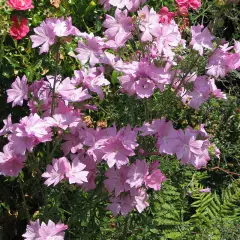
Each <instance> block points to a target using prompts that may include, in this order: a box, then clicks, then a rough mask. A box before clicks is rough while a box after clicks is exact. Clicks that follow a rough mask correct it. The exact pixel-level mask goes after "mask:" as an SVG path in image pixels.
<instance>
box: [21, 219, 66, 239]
mask: <svg viewBox="0 0 240 240" xmlns="http://www.w3.org/2000/svg"><path fill="white" fill-rule="evenodd" d="M66 229H68V226H67V225H64V224H62V223H61V222H59V223H57V224H55V223H54V222H53V221H51V220H49V221H48V224H45V223H44V222H42V223H41V224H40V223H39V219H38V220H37V221H35V222H30V225H27V229H26V233H25V234H23V235H22V236H23V237H24V239H25V240H50V239H54V240H64V232H63V231H64V230H66Z"/></svg>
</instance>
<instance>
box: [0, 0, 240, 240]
mask: <svg viewBox="0 0 240 240" xmlns="http://www.w3.org/2000/svg"><path fill="white" fill-rule="evenodd" d="M144 2H145V1H140V0H125V1H122V0H121V1H117V0H109V1H108V0H106V1H102V3H104V4H105V6H106V7H107V8H108V7H109V6H110V5H113V6H116V7H117V9H116V11H115V17H113V16H110V15H107V16H106V20H105V21H104V23H103V26H104V27H105V28H106V31H105V36H106V37H105V38H101V37H96V36H94V35H93V34H86V33H81V32H80V31H79V30H78V29H77V28H76V27H74V26H72V22H71V18H70V17H68V18H67V19H64V18H60V19H55V18H50V19H46V20H45V21H43V22H42V23H41V25H40V26H39V27H37V28H35V29H34V32H35V35H33V36H31V37H30V38H31V40H32V42H33V46H32V47H33V48H35V47H40V53H46V52H48V51H49V48H50V47H51V46H52V45H54V44H58V46H59V45H60V44H61V41H60V38H65V37H67V36H69V35H74V36H77V37H80V38H81V40H79V42H78V47H77V48H76V49H75V52H76V53H77V54H76V55H75V57H76V58H77V59H78V60H80V62H81V64H82V68H81V69H79V70H75V71H74V76H73V77H71V78H69V77H67V78H62V76H60V75H57V74H56V75H55V76H46V78H45V79H41V80H39V81H34V82H33V83H32V84H31V85H30V86H28V85H27V79H26V77H25V76H24V77H23V78H22V79H20V78H19V77H17V79H16V80H15V82H14V83H13V84H12V86H11V89H9V90H7V94H8V99H7V102H8V103H10V102H12V106H13V107H14V106H16V105H20V106H22V105H23V101H24V100H28V106H29V108H30V112H31V114H30V115H29V116H26V117H24V118H22V119H21V120H20V122H19V123H12V121H11V115H10V116H9V117H8V119H7V120H4V124H5V126H4V127H3V129H2V130H1V131H0V135H5V134H7V136H8V140H9V143H8V144H7V145H6V146H5V147H4V149H3V152H2V153H0V174H2V175H6V176H17V175H18V174H19V172H20V170H21V169H22V167H23V164H24V161H25V159H26V153H27V152H29V155H30V156H31V153H32V152H33V150H34V147H36V146H37V145H38V144H40V143H46V142H49V141H55V140H56V142H58V143H61V150H62V151H63V155H64V156H63V157H61V158H59V159H55V158H53V160H52V164H51V165H48V166H47V170H46V171H45V172H44V173H43V175H42V177H44V178H46V181H45V184H46V185H48V186H50V185H52V184H53V185H54V186H55V185H56V184H58V183H59V182H60V181H62V180H64V179H67V180H68V181H69V183H70V184H77V185H79V186H81V187H82V188H83V189H84V190H85V191H88V190H90V189H94V188H95V187H96V184H95V177H96V175H97V165H98V164H102V163H104V161H106V163H107V165H108V167H109V169H108V170H107V172H106V174H105V176H106V178H107V179H106V180H105V181H104V183H105V186H106V188H107V190H108V191H109V193H110V195H111V204H110V205H109V206H108V207H107V208H108V209H109V210H111V211H112V213H113V214H114V215H117V214H119V213H121V214H122V215H126V214H127V213H129V212H130V211H132V210H133V209H134V208H136V209H137V210H138V211H139V212H142V211H143V210H144V209H145V208H146V207H147V206H148V202H147V200H148V194H147V192H146V189H148V188H152V189H154V190H160V188H161V184H162V182H163V181H165V179H166V178H165V176H164V175H163V174H162V173H161V171H160V170H159V169H158V164H159V163H158V162H154V163H153V164H151V165H150V166H149V165H148V163H147V162H146V161H145V160H143V159H142V158H143V156H139V155H141V154H139V153H140V152H141V151H140V152H138V153H137V150H139V147H140V149H141V146H139V144H138V143H137V136H138V135H141V136H146V135H153V136H154V137H156V138H157V142H156V147H157V149H158V152H159V154H169V155H174V154H175V155H176V157H177V159H178V160H180V161H181V163H182V164H191V165H193V166H194V167H195V168H197V169H199V168H201V167H205V166H206V165H207V162H208V161H209V160H210V156H209V151H208V149H209V147H210V148H215V146H213V145H211V144H210V141H209V136H208V135H207V133H206V132H205V130H204V127H203V126H201V129H200V130H194V129H192V128H191V127H188V128H186V129H185V130H181V129H179V130H176V129H174V128H173V125H172V123H171V122H170V121H169V122H166V119H165V118H162V119H160V120H153V121H152V123H145V124H144V125H143V126H142V127H140V128H138V127H135V128H133V129H132V128H131V127H130V126H126V127H123V128H121V129H120V130H117V128H116V126H115V125H114V126H113V127H109V128H105V129H101V128H97V129H93V128H89V127H87V124H86V123H85V122H84V121H83V118H82V117H83V115H84V110H85V109H91V110H97V107H96V106H95V105H89V104H88V103H87V102H86V101H87V100H88V99H90V98H91V97H92V96H91V95H93V94H97V95H98V96H99V98H101V99H103V98H104V93H103V90H102V87H103V86H106V85H109V84H110V82H109V81H108V80H107V79H106V78H105V76H104V71H105V68H106V67H107V68H108V69H109V67H111V68H112V69H114V70H115V71H116V72H118V73H119V75H121V76H120V77H119V81H120V85H121V90H122V92H124V93H127V94H128V95H137V97H138V98H149V97H151V96H152V95H153V94H154V91H155V90H157V89H159V90H160V91H164V90H165V89H169V88H173V90H175V92H176V94H177V95H178V96H180V97H181V98H182V100H183V102H184V103H188V104H189V105H190V106H192V107H194V108H196V109H197V108H198V107H199V106H200V105H201V104H202V103H203V102H205V101H207V99H208V98H209V97H210V96H215V97H217V98H226V96H225V95H224V94H223V93H222V92H221V91H220V90H219V89H217V87H216V85H215V79H214V78H217V77H224V76H225V75H226V74H227V73H228V71H230V70H231V69H237V68H239V67H240V60H239V59H240V58H239V56H240V50H239V45H240V44H239V42H237V41H235V46H234V47H228V45H227V43H226V44H225V45H223V46H219V47H218V48H216V49H214V45H213V42H212V41H213V40H214V37H213V36H212V35H211V33H210V31H209V30H208V29H207V28H204V29H203V28H202V27H201V26H195V27H192V40H191V43H190V45H189V46H188V47H186V41H185V40H184V39H182V36H181V33H180V31H179V28H178V25H177V24H176V23H175V21H174V20H173V19H172V18H171V16H169V18H167V20H166V21H165V20H164V21H163V20H160V15H159V14H157V13H156V12H155V11H154V10H153V9H149V8H148V6H144V7H143V8H142V9H141V10H139V11H138V16H137V17H136V19H134V20H133V19H132V18H131V17H129V16H128V11H135V10H137V8H138V7H139V6H140V3H144ZM188 2H189V1H188ZM192 4H194V3H192ZM189 6H191V7H192V8H193V6H194V5H189ZM125 8H126V9H125ZM121 9H122V10H121ZM134 38H135V39H138V41H139V42H138V44H136V46H138V45H139V46H140V50H141V51H138V52H137V54H136V56H133V58H132V59H131V60H130V61H128V62H127V61H124V60H123V59H121V58H120V57H118V56H115V55H114V54H112V53H110V51H108V50H111V52H113V51H112V50H117V49H119V48H120V47H124V46H125V45H126V42H127V41H128V40H131V39H134ZM130 44H131V42H130ZM189 48H191V50H189ZM232 49H234V52H231V50H232ZM177 50H178V51H177ZM188 50H189V51H188ZM177 52H178V53H179V52H181V54H182V55H183V56H184V55H187V54H188V53H189V52H190V54H193V55H196V56H198V57H199V56H206V55H207V54H209V53H211V57H210V58H209V60H208V63H207V71H206V75H203V76H197V75H196V73H195V72H193V70H192V68H193V67H192V66H191V69H184V71H183V70H181V69H179V68H178V66H179V65H181V64H179V63H181V61H182V60H181V59H182V56H181V54H177ZM195 67H197V66H195ZM189 85H193V90H192V91H190V90H189V89H190V87H188V86H189ZM76 103H78V104H76ZM79 103H80V104H79ZM139 132H141V134H139ZM56 142H55V144H56ZM53 150H54V149H53ZM145 150H146V149H145ZM219 154H220V153H219V150H218V149H217V148H215V155H216V156H218V157H219ZM50 155H51V156H54V152H53V153H52V154H50ZM51 156H50V157H51ZM48 157H49V156H48ZM136 158H137V160H135V159H136ZM140 159H141V160H140ZM70 160H71V161H70ZM33 225H34V224H33ZM36 225H37V226H39V223H36ZM34 226H35V225H34ZM41 228H42V226H41ZM30 232H31V230H30ZM39 234H40V233H39ZM39 239H42V238H41V236H40V238H39Z"/></svg>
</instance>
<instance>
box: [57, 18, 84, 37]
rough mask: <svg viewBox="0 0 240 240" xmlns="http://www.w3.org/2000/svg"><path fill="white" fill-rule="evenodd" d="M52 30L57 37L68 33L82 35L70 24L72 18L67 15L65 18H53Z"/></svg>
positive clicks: (65, 35)
mask: <svg viewBox="0 0 240 240" xmlns="http://www.w3.org/2000/svg"><path fill="white" fill-rule="evenodd" d="M53 32H54V34H55V35H56V36H58V37H67V36H69V35H73V36H84V34H82V33H80V31H79V30H78V29H77V28H76V27H74V26H73V25H72V18H71V17H67V18H66V20H65V19H64V17H61V18H58V19H55V21H54V28H53Z"/></svg>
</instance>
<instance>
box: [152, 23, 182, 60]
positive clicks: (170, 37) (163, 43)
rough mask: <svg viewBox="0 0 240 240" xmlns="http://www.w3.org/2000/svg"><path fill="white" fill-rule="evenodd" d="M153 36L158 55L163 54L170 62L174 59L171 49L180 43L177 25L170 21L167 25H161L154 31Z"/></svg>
mask: <svg viewBox="0 0 240 240" xmlns="http://www.w3.org/2000/svg"><path fill="white" fill-rule="evenodd" d="M153 35H154V36H155V37H157V41H156V46H157V49H158V53H159V54H164V56H165V57H167V58H169V59H170V60H172V59H173V57H174V55H175V54H174V52H173V51H172V49H173V48H175V47H177V46H178V45H179V44H180V43H181V34H180V32H179V29H178V25H177V24H176V23H175V22H174V20H172V21H171V22H170V23H169V24H166V23H164V24H162V26H161V25H160V26H159V27H158V28H156V29H154V32H153Z"/></svg>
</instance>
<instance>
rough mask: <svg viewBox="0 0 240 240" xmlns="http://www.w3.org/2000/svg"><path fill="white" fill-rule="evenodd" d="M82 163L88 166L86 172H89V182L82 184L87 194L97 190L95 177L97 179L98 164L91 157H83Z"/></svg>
mask: <svg viewBox="0 0 240 240" xmlns="http://www.w3.org/2000/svg"><path fill="white" fill-rule="evenodd" d="M80 161H81V162H82V163H83V164H84V165H86V167H85V169H84V170H86V171H88V175H87V182H83V183H82V184H81V187H82V188H83V189H84V191H86V192H87V191H89V190H92V189H95V188H96V183H95V177H96V171H97V169H96V168H97V166H96V162H95V161H94V160H93V158H92V157H90V156H86V157H84V156H81V160H80Z"/></svg>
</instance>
